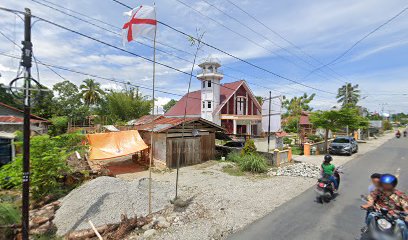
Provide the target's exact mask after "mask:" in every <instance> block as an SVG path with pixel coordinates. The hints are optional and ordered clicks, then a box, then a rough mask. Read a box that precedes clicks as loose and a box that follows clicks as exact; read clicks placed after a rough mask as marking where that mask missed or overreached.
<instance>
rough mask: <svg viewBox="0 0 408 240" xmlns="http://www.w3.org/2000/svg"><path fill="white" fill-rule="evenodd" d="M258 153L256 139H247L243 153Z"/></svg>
mask: <svg viewBox="0 0 408 240" xmlns="http://www.w3.org/2000/svg"><path fill="white" fill-rule="evenodd" d="M253 153H256V147H255V143H254V140H252V139H248V140H246V141H245V146H244V148H243V149H242V151H241V155H248V154H253Z"/></svg>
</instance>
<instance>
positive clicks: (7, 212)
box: [0, 203, 21, 239]
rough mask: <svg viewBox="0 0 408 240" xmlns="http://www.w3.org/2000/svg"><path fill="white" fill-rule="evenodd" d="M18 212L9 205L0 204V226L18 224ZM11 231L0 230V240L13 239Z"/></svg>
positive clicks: (7, 229)
mask: <svg viewBox="0 0 408 240" xmlns="http://www.w3.org/2000/svg"><path fill="white" fill-rule="evenodd" d="M20 219H21V216H20V211H19V209H18V208H17V207H16V206H15V205H13V204H11V203H0V225H10V224H18V223H20ZM13 235H14V234H13V231H12V230H11V229H9V228H0V239H14V236H13Z"/></svg>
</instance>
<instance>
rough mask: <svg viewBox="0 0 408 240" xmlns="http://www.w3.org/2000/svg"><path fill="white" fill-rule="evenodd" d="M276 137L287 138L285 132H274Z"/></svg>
mask: <svg viewBox="0 0 408 240" xmlns="http://www.w3.org/2000/svg"><path fill="white" fill-rule="evenodd" d="M275 135H276V137H286V136H288V133H287V132H285V131H282V132H276V134H275Z"/></svg>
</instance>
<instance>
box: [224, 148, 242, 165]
mask: <svg viewBox="0 0 408 240" xmlns="http://www.w3.org/2000/svg"><path fill="white" fill-rule="evenodd" d="M241 159H242V156H241V154H240V153H238V152H236V151H232V152H230V153H228V155H227V158H226V160H227V161H231V162H235V163H239V162H240V161H241Z"/></svg>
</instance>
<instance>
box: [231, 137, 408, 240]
mask: <svg viewBox="0 0 408 240" xmlns="http://www.w3.org/2000/svg"><path fill="white" fill-rule="evenodd" d="M343 169H344V174H343V175H342V180H341V185H340V190H339V195H338V197H337V198H336V199H335V200H334V201H332V202H330V203H328V204H323V205H322V204H319V203H317V202H316V200H315V199H316V194H315V192H314V187H312V188H310V189H309V190H307V191H306V192H304V193H302V194H301V195H299V196H298V197H296V198H294V199H292V200H291V201H289V202H287V203H285V204H284V205H282V206H280V207H279V208H277V209H275V210H274V211H273V212H272V213H270V214H268V215H266V216H265V217H264V218H261V219H259V220H258V221H256V222H254V223H252V224H251V225H248V226H247V227H245V228H244V229H242V230H241V231H239V232H237V233H235V234H233V235H231V236H230V237H229V238H228V239H230V240H249V239H251V240H257V239H271V240H295V239H302V240H319V239H321V240H332V239H334V240H337V239H339V240H340V239H341V240H343V239H344V240H353V239H361V232H360V229H361V228H362V227H363V226H364V224H363V219H364V215H365V212H363V211H362V210H360V207H359V206H360V205H361V204H362V203H363V202H362V200H361V198H360V195H361V194H366V193H367V187H368V184H369V176H370V175H371V173H374V172H379V173H392V174H395V173H396V171H397V169H400V171H399V172H400V179H399V184H398V188H399V189H400V190H402V191H405V192H407V190H408V138H400V139H396V138H393V139H391V140H389V141H388V142H386V143H385V144H384V145H382V146H380V147H379V148H377V149H375V150H373V151H371V152H368V153H366V154H364V155H363V156H361V157H358V158H356V159H354V160H352V161H350V162H348V163H347V164H346V165H345V166H344V168H343ZM272 197H273V196H272Z"/></svg>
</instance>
